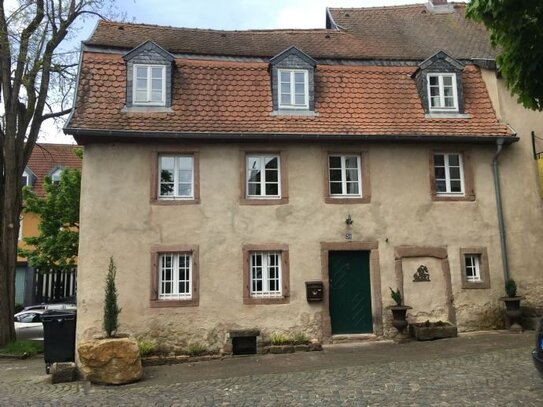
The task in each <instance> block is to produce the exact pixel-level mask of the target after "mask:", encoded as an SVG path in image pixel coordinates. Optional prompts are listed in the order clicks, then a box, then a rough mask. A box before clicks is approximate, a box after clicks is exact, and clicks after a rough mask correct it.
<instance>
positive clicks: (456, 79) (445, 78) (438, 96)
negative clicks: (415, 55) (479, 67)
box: [412, 51, 468, 119]
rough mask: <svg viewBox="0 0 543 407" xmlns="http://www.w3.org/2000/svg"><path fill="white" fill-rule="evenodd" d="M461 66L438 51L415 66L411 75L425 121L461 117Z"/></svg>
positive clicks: (462, 115)
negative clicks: (417, 66) (415, 68)
mask: <svg viewBox="0 0 543 407" xmlns="http://www.w3.org/2000/svg"><path fill="white" fill-rule="evenodd" d="M463 69H464V65H462V63H461V62H459V61H457V60H456V59H454V58H453V57H451V56H450V55H448V54H447V53H445V52H443V51H439V52H437V53H435V54H434V55H432V56H431V57H429V58H428V59H426V60H424V61H423V62H421V63H420V64H419V68H418V69H417V70H416V71H415V73H414V74H413V75H412V78H413V79H415V83H416V85H417V90H418V92H419V95H420V99H421V102H422V107H423V108H424V113H426V117H427V118H430V119H431V118H440V117H447V118H449V117H457V118H466V117H468V116H467V115H465V114H464V87H463V85H462V71H463Z"/></svg>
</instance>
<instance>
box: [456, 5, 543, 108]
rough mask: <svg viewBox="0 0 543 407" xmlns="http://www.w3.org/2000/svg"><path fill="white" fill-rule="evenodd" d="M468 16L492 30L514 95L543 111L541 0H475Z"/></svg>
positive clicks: (492, 36) (469, 7) (467, 13)
mask: <svg viewBox="0 0 543 407" xmlns="http://www.w3.org/2000/svg"><path fill="white" fill-rule="evenodd" d="M466 15H467V16H468V17H469V18H471V19H473V20H476V21H481V22H483V24H484V25H485V26H486V28H487V29H488V30H489V31H490V39H491V41H492V45H493V46H494V47H496V48H497V49H498V51H499V54H498V56H497V58H496V62H497V64H498V67H499V70H500V72H501V74H502V75H503V77H504V79H505V82H506V84H507V87H508V88H509V90H510V92H511V94H513V95H516V96H517V98H518V102H519V103H521V104H522V105H523V106H524V107H526V108H528V109H532V110H539V111H541V110H543V3H542V2H541V0H472V1H471V2H470V4H469V5H468V7H467V9H466Z"/></svg>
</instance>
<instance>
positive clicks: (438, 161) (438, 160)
mask: <svg viewBox="0 0 543 407" xmlns="http://www.w3.org/2000/svg"><path fill="white" fill-rule="evenodd" d="M434 164H435V165H436V166H437V165H439V166H444V165H445V158H444V156H443V154H436V155H434Z"/></svg>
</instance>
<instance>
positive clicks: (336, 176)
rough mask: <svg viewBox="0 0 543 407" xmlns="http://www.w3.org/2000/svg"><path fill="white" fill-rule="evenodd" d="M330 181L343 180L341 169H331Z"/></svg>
mask: <svg viewBox="0 0 543 407" xmlns="http://www.w3.org/2000/svg"><path fill="white" fill-rule="evenodd" d="M330 181H341V170H330Z"/></svg>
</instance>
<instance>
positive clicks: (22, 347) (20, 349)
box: [0, 341, 43, 357]
mask: <svg viewBox="0 0 543 407" xmlns="http://www.w3.org/2000/svg"><path fill="white" fill-rule="evenodd" d="M42 352H43V342H41V341H15V342H11V343H8V344H7V345H6V346H4V347H3V348H0V353H1V354H5V355H15V356H21V357H22V356H26V357H31V356H34V355H37V354H38V353H42Z"/></svg>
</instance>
